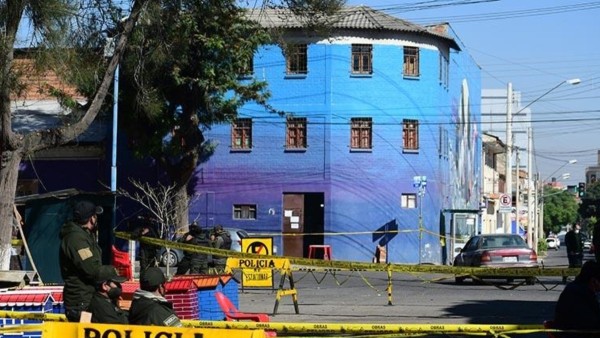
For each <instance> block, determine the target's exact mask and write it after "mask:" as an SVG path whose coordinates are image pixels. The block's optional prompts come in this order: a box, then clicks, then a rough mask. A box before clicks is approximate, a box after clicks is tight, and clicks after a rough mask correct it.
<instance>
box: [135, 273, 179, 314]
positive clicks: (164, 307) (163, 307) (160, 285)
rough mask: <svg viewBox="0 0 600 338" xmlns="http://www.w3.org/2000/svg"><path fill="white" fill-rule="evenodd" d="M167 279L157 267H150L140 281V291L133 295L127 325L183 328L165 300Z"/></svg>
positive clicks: (171, 307) (170, 305)
mask: <svg viewBox="0 0 600 338" xmlns="http://www.w3.org/2000/svg"><path fill="white" fill-rule="evenodd" d="M166 282H167V278H166V277H165V274H164V273H163V272H162V270H161V269H160V268H158V267H151V268H148V270H146V273H145V274H144V275H143V276H142V278H141V279H140V289H139V290H137V291H135V293H134V294H133V301H132V302H131V307H130V308H129V324H139V325H159V326H183V325H182V324H181V321H180V320H179V318H178V317H177V315H176V314H175V311H173V304H171V303H169V302H168V301H167V300H166V299H165V293H166V287H165V283H166Z"/></svg>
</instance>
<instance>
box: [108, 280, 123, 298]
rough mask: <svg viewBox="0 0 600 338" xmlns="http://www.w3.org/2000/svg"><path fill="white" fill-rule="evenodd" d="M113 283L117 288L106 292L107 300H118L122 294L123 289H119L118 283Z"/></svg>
mask: <svg viewBox="0 0 600 338" xmlns="http://www.w3.org/2000/svg"><path fill="white" fill-rule="evenodd" d="M113 283H115V284H116V285H117V286H116V287H114V288H110V289H109V290H108V292H107V295H108V298H110V299H113V300H114V299H118V298H119V297H121V294H122V293H123V288H122V287H121V284H120V283H117V282H113Z"/></svg>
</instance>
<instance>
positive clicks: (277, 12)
mask: <svg viewBox="0 0 600 338" xmlns="http://www.w3.org/2000/svg"><path fill="white" fill-rule="evenodd" d="M249 18H250V19H251V20H254V21H256V22H258V23H259V24H260V25H261V26H263V27H265V28H287V29H302V28H304V27H305V26H306V22H307V21H308V20H309V19H307V17H300V16H296V15H294V14H292V13H291V12H290V11H289V10H285V9H253V10H250V11H249ZM321 20H322V21H321V22H322V23H324V24H325V23H328V24H329V25H330V26H331V27H332V28H337V29H350V30H377V31H393V32H406V33H416V34H423V35H429V36H433V37H437V38H441V39H444V40H447V41H448V42H450V44H451V45H452V47H453V48H457V49H458V45H457V44H456V42H455V41H454V39H453V38H452V37H450V36H449V35H447V34H445V33H444V32H443V31H441V30H439V29H435V28H428V27H424V26H420V25H417V24H413V23H411V22H409V21H406V20H402V19H400V18H397V17H395V16H392V15H389V14H386V13H384V12H382V11H377V10H374V9H372V8H371V7H368V6H350V7H345V8H343V9H342V10H340V12H338V13H336V14H335V15H333V16H331V17H326V18H325V17H324V18H322V19H321Z"/></svg>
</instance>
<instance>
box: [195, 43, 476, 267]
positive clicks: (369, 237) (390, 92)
mask: <svg viewBox="0 0 600 338" xmlns="http://www.w3.org/2000/svg"><path fill="white" fill-rule="evenodd" d="M295 38H296V39H298V37H295ZM296 41H297V40H296ZM304 41H306V42H309V43H310V44H309V47H308V48H309V49H308V58H309V61H308V74H307V75H306V76H300V77H297V76H296V77H286V75H285V59H284V56H283V53H282V51H281V49H280V48H279V47H278V46H275V45H270V46H265V47H264V48H262V49H261V50H260V51H259V52H258V53H257V55H256V56H255V58H254V76H255V77H257V78H258V79H261V80H266V81H268V82H269V86H270V90H271V91H272V93H273V95H272V99H271V100H270V104H271V105H272V106H273V107H275V108H276V109H278V110H280V111H283V112H285V113H286V114H289V115H293V116H298V117H306V118H307V119H308V130H307V139H308V146H307V149H306V150H305V151H286V150H285V133H286V124H285V121H286V120H285V115H284V116H280V115H278V114H273V113H270V112H266V111H265V110H264V109H263V108H260V107H258V106H256V105H252V104H249V105H247V106H245V107H244V109H243V110H242V111H241V112H240V117H252V118H253V147H252V150H251V151H249V152H235V151H232V150H231V148H230V145H231V141H230V137H231V126H229V125H220V126H215V127H213V128H212V129H211V130H210V131H207V132H206V136H207V138H208V139H210V140H211V141H213V142H215V143H216V144H218V146H217V148H216V152H215V154H214V155H213V156H212V157H211V158H210V159H209V160H208V161H207V162H206V163H204V164H202V165H201V167H200V168H199V169H198V171H197V174H196V178H197V180H195V182H196V183H195V186H194V187H193V190H194V191H195V192H196V194H197V196H196V198H195V199H194V201H195V202H194V203H193V204H192V206H191V209H190V218H192V219H198V220H200V222H201V223H203V224H206V225H208V226H211V225H214V224H217V223H221V224H224V225H227V226H229V227H240V228H244V229H246V230H248V231H250V232H263V233H268V234H271V235H274V236H275V242H276V244H277V245H278V246H279V248H282V249H280V252H282V253H283V254H286V251H287V250H288V249H289V248H286V247H285V246H284V245H283V242H284V240H283V239H282V238H281V236H280V234H281V232H282V227H283V225H282V224H283V223H284V220H285V217H286V210H284V208H283V201H282V200H283V197H282V196H283V195H284V194H286V193H322V194H323V203H322V204H323V205H322V208H323V215H324V216H323V220H324V227H323V231H324V233H325V235H324V236H323V235H322V234H320V235H314V234H309V235H306V236H305V237H311V236H313V237H314V238H316V239H314V240H311V239H307V240H306V242H305V243H308V242H311V243H315V244H317V242H318V241H322V243H324V244H329V245H331V246H332V248H333V257H334V258H335V259H344V260H356V261H370V260H371V258H372V255H373V252H374V249H375V246H376V244H377V242H378V240H374V239H375V237H376V236H374V235H373V232H374V231H377V230H378V229H381V228H382V226H384V225H385V224H390V222H391V223H395V224H397V226H398V230H399V233H398V234H397V235H396V236H394V237H393V238H392V239H391V240H390V241H389V243H388V251H387V254H388V259H389V260H390V261H391V262H399V263H402V262H404V263H410V262H412V263H414V262H418V261H423V262H432V263H440V262H441V261H442V246H441V245H442V243H444V240H441V239H443V238H444V236H446V235H448V234H449V226H450V219H451V216H448V215H445V212H446V210H448V209H456V208H460V209H467V208H470V209H475V208H478V204H479V187H478V185H479V183H478V182H479V178H478V177H479V166H480V163H479V162H480V155H479V154H480V151H481V147H480V144H481V141H480V139H479V137H478V127H477V124H478V122H479V111H478V108H477V107H479V92H480V85H479V70H478V68H477V67H476V66H475V64H474V62H473V61H472V60H471V58H470V57H468V56H467V57H466V58H465V57H463V56H462V54H463V53H464V52H456V51H454V50H453V51H452V53H449V54H448V47H447V46H446V45H445V44H444V43H443V42H440V41H435V40H432V39H428V38H423V37H421V38H419V37H416V36H410V35H398V34H397V35H395V36H392V35H390V34H385V33H382V34H381V35H380V36H373V35H369V34H364V33H363V34H362V35H361V34H358V33H357V34H354V35H353V36H344V37H343V38H339V39H332V40H322V41H318V40H312V41H307V40H304ZM352 43H370V44H373V74H372V75H371V76H352V75H351V74H350V55H351V44H352ZM404 45H412V46H419V48H420V73H421V74H420V76H419V77H418V78H404V77H403V76H402V60H403V48H402V46H404ZM440 50H441V51H442V53H444V54H445V55H450V62H449V64H450V85H449V86H448V88H446V86H444V84H443V83H440V80H439V65H440V60H439V55H440ZM465 92H468V93H469V94H467V93H465ZM463 103H464V104H463ZM461 107H464V108H461ZM352 117H371V118H372V121H373V133H372V149H371V150H370V151H352V150H351V149H350V119H351V118H352ZM403 119H417V120H419V150H418V152H407V151H405V150H404V149H403V148H402V120H403ZM460 122H463V123H460ZM464 122H468V123H464ZM417 175H418V176H426V177H427V190H426V193H425V195H424V196H423V197H422V199H421V200H419V201H418V202H417V206H418V207H417V208H401V203H400V202H401V196H402V194H415V193H416V192H417V189H416V188H415V187H413V177H414V176H417ZM245 203H247V204H255V205H256V206H257V216H256V219H255V220H234V219H232V206H233V204H245ZM420 216H421V217H422V218H421V219H422V221H421V224H422V230H423V231H422V232H421V236H419V223H420V222H419V219H420ZM305 232H306V231H305ZM419 248H420V249H419ZM419 255H420V256H421V257H419Z"/></svg>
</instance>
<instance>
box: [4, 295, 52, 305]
mask: <svg viewBox="0 0 600 338" xmlns="http://www.w3.org/2000/svg"><path fill="white" fill-rule="evenodd" d="M48 301H54V299H53V298H52V296H51V294H50V292H45V293H37V292H36V293H21V292H7V293H0V306H32V305H43V304H45V303H47V302H48Z"/></svg>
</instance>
